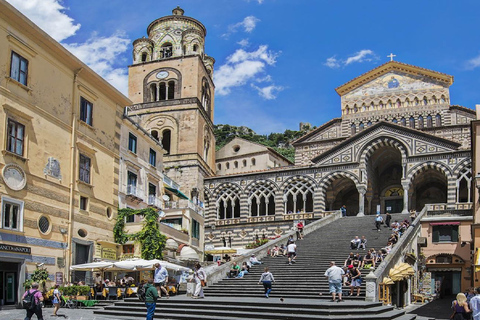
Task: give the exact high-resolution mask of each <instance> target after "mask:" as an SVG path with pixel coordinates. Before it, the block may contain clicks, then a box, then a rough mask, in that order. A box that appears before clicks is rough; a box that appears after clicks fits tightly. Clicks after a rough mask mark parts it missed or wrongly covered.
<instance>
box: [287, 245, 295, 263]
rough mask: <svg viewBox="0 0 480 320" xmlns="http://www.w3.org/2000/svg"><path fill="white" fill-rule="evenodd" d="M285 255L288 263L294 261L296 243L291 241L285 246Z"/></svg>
mask: <svg viewBox="0 0 480 320" xmlns="http://www.w3.org/2000/svg"><path fill="white" fill-rule="evenodd" d="M287 257H288V264H289V265H291V264H292V263H295V258H296V257H297V245H296V244H295V242H292V243H290V244H289V245H288V246H287Z"/></svg>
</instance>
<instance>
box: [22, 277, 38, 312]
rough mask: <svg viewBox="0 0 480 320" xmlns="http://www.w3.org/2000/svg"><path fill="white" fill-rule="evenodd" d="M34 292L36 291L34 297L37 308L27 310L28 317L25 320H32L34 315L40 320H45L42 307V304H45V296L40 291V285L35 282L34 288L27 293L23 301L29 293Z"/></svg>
mask: <svg viewBox="0 0 480 320" xmlns="http://www.w3.org/2000/svg"><path fill="white" fill-rule="evenodd" d="M34 291H36V292H35V295H34V297H35V307H34V308H33V309H27V316H26V317H25V320H30V319H31V318H32V316H33V315H34V314H35V315H36V316H37V318H38V320H43V315H42V305H41V302H43V294H42V293H41V292H40V291H39V290H38V283H36V282H33V283H32V288H31V289H29V290H27V291H25V293H24V294H23V297H22V299H23V298H25V297H26V295H27V294H28V293H29V292H34Z"/></svg>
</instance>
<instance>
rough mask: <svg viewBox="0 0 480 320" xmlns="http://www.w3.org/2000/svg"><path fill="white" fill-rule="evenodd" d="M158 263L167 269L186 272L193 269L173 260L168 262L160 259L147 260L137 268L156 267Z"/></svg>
mask: <svg viewBox="0 0 480 320" xmlns="http://www.w3.org/2000/svg"><path fill="white" fill-rule="evenodd" d="M156 263H160V265H161V266H162V267H164V268H165V269H167V270H174V271H186V272H189V271H192V269H190V268H187V267H183V266H180V265H178V264H175V263H171V262H168V261H162V260H158V259H153V260H146V263H145V264H143V265H141V266H140V265H139V266H138V267H137V268H139V269H154V268H155V264H156Z"/></svg>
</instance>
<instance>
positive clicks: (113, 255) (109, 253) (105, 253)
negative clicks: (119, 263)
mask: <svg viewBox="0 0 480 320" xmlns="http://www.w3.org/2000/svg"><path fill="white" fill-rule="evenodd" d="M102 258H103V259H108V260H117V249H114V248H103V249H102Z"/></svg>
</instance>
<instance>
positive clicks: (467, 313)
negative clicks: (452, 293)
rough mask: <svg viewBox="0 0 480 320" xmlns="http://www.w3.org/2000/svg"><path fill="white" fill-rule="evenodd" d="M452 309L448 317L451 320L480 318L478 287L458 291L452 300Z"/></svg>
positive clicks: (479, 289)
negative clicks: (464, 291)
mask: <svg viewBox="0 0 480 320" xmlns="http://www.w3.org/2000/svg"><path fill="white" fill-rule="evenodd" d="M452 311H453V313H452V315H451V316H450V319H453V320H469V319H473V320H480V287H478V288H476V289H475V288H470V289H468V291H467V292H466V293H463V292H460V293H458V294H457V297H456V299H455V300H454V301H453V302H452Z"/></svg>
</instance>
